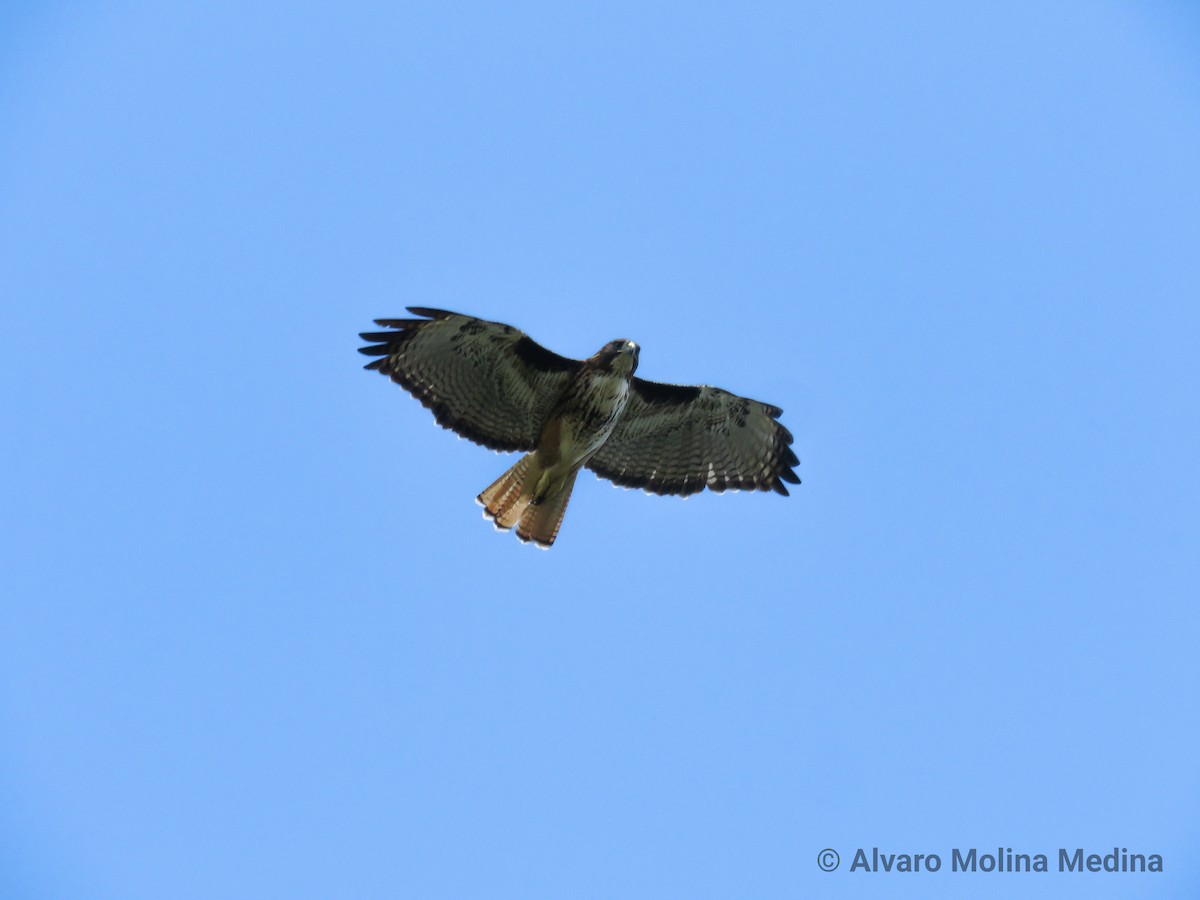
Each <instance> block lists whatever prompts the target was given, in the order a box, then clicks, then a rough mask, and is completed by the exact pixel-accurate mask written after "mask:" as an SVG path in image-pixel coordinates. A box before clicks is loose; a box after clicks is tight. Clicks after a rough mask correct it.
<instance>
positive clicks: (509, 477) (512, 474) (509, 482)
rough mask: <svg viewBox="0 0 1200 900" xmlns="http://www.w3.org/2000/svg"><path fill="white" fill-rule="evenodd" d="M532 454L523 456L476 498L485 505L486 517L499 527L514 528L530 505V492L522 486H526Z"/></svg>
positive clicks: (481, 504) (480, 503)
mask: <svg viewBox="0 0 1200 900" xmlns="http://www.w3.org/2000/svg"><path fill="white" fill-rule="evenodd" d="M531 456H533V454H532V453H527V454H525V455H524V456H522V457H521V458H520V459H518V460H517V461H516V463H515V464H514V465H513V467H512V468H511V469H509V470H508V471H507V472H505V473H504V474H503V475H501V476H500V477H499V478H497V479H496V480H495V481H493V482H492V483H491V485H490V486H489V487H487V488H485V489H484V491H483V493H482V494H480V495H479V496H478V497H476V498H475V499H476V501H477V502H478V503H479V505H480V506H482V507H483V515H484V517H485V518H488V519H491V520H492V521H493V522H495V523H496V527H497V528H512V527H513V526H514V525H516V524H517V522H519V521H520V519H521V514H522V513H523V512H525V508H526V507H527V506H529V494H528V493H524V492H523V491H522V488H524V487H525V476H526V475H528V474H529V459H530V457H531ZM530 487H532V485H530Z"/></svg>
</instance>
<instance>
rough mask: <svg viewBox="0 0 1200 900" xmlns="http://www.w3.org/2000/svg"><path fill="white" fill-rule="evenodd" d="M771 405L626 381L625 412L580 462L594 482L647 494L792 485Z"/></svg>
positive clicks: (717, 392)
mask: <svg viewBox="0 0 1200 900" xmlns="http://www.w3.org/2000/svg"><path fill="white" fill-rule="evenodd" d="M781 412H782V410H780V409H779V408H778V407H776V406H771V405H769V404H766V403H760V402H759V401H757V400H750V399H748V398H746V397H738V396H736V395H734V394H731V393H729V392H728V391H723V390H721V389H720V388H715V387H710V386H708V385H704V386H698V387H694V386H687V385H674V384H659V383H657V382H653V381H643V380H642V379H640V378H634V379H633V386H632V390H631V391H630V394H629V405H628V406H626V408H625V413H624V415H622V417H621V420H620V421H619V422H618V423H617V427H616V428H615V429H614V430H613V433H612V435H611V436H610V437H609V439H608V440H607V441H605V442H604V445H603V446H602V447H601V448H600V449H599V450H598V451H597V452H596V454H595V456H593V457H592V458H591V460H590V461H589V462H588V463H587V466H588V468H589V469H591V470H592V471H593V472H595V473H596V474H597V475H599V476H601V477H602V478H607V479H608V480H610V481H612V482H615V483H616V484H619V485H622V486H623V487H634V488H643V489H645V490H647V491H650V492H651V493H655V494H681V495H685V496H686V495H688V494H695V493H698V492H699V491H702V490H704V489H705V488H710V489H711V490H714V491H717V492H721V491H726V490H763V491H766V490H774V491H776V492H778V493H780V494H784V495H786V494H787V492H788V491H787V487H786V486H785V485H784V482H785V481H786V482H789V483H791V484H799V483H800V479H799V478H797V477H796V473H795V472H793V471H792V466H795V465H798V464H799V462H800V461H799V460H798V459H797V458H796V454H795V453H794V452H793V451H792V448H791V443H792V435H791V433H790V432H789V431H788V430H787V429H786V428H784V427H783V425H781V424H780V423H779V422H778V421H777V419H778V416H779V415H780V413H781Z"/></svg>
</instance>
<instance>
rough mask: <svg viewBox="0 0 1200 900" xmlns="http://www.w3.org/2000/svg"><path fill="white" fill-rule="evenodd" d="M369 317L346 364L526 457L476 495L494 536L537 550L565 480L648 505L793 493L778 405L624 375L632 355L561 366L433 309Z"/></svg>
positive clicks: (542, 351) (566, 494) (608, 352)
mask: <svg viewBox="0 0 1200 900" xmlns="http://www.w3.org/2000/svg"><path fill="white" fill-rule="evenodd" d="M408 311H409V312H410V313H412V314H413V315H414V316H419V317H420V318H413V319H376V320H375V324H377V325H380V326H382V327H384V328H388V329H391V330H389V331H376V332H366V333H364V334H362V335H361V337H362V338H363V340H365V341H370V342H371V345H370V346H368V347H360V348H359V352H360V353H365V354H366V355H367V356H377V357H379V359H376V360H373V361H371V362H370V363H368V364H367V365H366V366H365V368H367V369H375V370H377V371H379V372H382V373H383V374H384V375H387V376H388V377H389V378H391V379H392V381H394V382H396V383H397V384H398V385H400V386H401V387H403V388H404V389H405V390H407V391H408V392H409V393H410V394H412V395H413V396H414V397H416V398H417V399H418V400H420V401H421V403H422V404H423V405H425V406H426V407H428V408H429V409H430V410H432V412H433V415H434V417H435V418H436V419H437V421H438V424H439V425H441V426H442V427H444V428H449V429H451V430H452V431H455V432H457V433H458V434H460V435H462V436H463V437H465V438H469V439H470V440H472V441H475V442H476V443H478V444H482V445H483V446H485V447H490V448H491V449H493V450H522V451H525V455H524V456H522V457H521V458H520V459H519V460H517V462H516V464H515V465H513V467H512V468H510V469H509V470H508V471H507V472H505V473H504V474H503V475H501V476H500V477H499V478H497V479H496V480H495V481H494V482H493V483H492V485H491V486H490V487H488V488H487V489H486V490H485V491H484V492H483V493H482V494H480V495H479V497H478V501H479V503H480V504H481V505H482V506H483V508H484V515H485V516H486V517H487V518H490V519H492V520H493V521H494V522H495V524H496V527H497V528H501V529H508V528H512V527H513V526H514V525H516V526H517V537H519V538H520V539H521V540H522V541H533V542H534V543H536V544H538V545H539V546H541V547H549V546H550V545H551V544H553V543H554V538H555V537H556V536H557V535H558V529H559V526H560V525H561V524H562V519H563V514H564V513H565V512H566V509H567V501H568V500H570V498H571V488H572V487H574V485H575V476H576V475H578V474H579V470H580V469H581V468H583V467H584V466H587V467H588V468H589V469H591V470H592V471H593V472H595V473H596V474H597V475H599V476H600V477H602V478H607V479H609V480H610V481H613V482H615V483H616V484H619V485H622V486H624V487H631V488H644V489H645V490H647V491H650V492H652V493H655V494H680V495H685V496H686V495H688V494H694V493H696V492H698V491H702V490H704V489H705V488H706V487H707V488H711V489H712V490H714V491H718V492H719V491H725V490H764V491H765V490H774V491H776V492H777V493H780V494H783V495H785V496H786V495H787V488H786V487H785V486H784V482H785V481H787V482H791V483H792V484H799V483H800V479H799V478H797V477H796V473H795V472H793V471H792V468H791V467H792V466H794V465H797V464H798V462H799V460H797V459H796V454H795V453H793V452H792V448H791V447H790V446H789V445H790V444H791V443H792V436H791V434H790V433H789V432H788V430H787V429H786V428H784V427H783V426H782V425H781V424H780V423H779V422H778V421H776V420H777V419H778V417H779V414H780V413H781V412H782V410H780V409H779V408H778V407H776V406H771V405H770V404H767V403H760V402H759V401H757V400H749V399H747V398H745V397H738V396H735V395H734V394H730V393H729V392H728V391H723V390H721V389H720V388H715V387H710V386H708V385H701V386H686V385H679V384H660V383H658V382H656V381H644V380H643V379H641V378H635V377H634V376H633V373H634V370H636V369H637V364H638V345H637V344H635V343H634V342H633V341H625V340H618V341H610V342H609V343H607V344H605V345H604V346H603V347H601V348H600V349H599V350H598V351H597V352H596V354H595V355H594V356H592V357H589V358H588V359H585V360H578V359H567V358H566V357H563V356H559V355H558V354H557V353H553V352H551V351H550V350H547V349H546V348H545V347H543V346H541V345H540V344H537V343H535V342H534V341H533V340H532V339H531V338H530V337H529V336H528V335H526V334H525V333H524V332H523V331H519V330H517V329H516V328H513V327H512V326H511V325H502V324H501V323H499V322H487V321H484V320H483V319H476V318H473V317H471V316H463V315H459V314H458V313H452V312H446V311H445V310H441V309H423V308H420V307H409V308H408Z"/></svg>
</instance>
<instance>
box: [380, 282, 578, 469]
mask: <svg viewBox="0 0 1200 900" xmlns="http://www.w3.org/2000/svg"><path fill="white" fill-rule="evenodd" d="M408 311H409V312H410V313H413V314H414V315H416V316H422V317H423V318H418V319H376V320H375V324H377V325H380V326H382V327H384V328H389V329H392V330H390V331H377V332H365V333H363V334H362V335H360V337H362V339H363V340H365V341H369V342H371V345H370V346H367V347H360V348H359V352H360V353H363V354H366V355H367V356H377V357H379V359H376V360H373V361H371V362H369V363H367V365H366V366H365V368H367V369H374V370H376V371H378V372H382V373H383V374H384V375H387V376H388V377H389V378H391V379H392V381H394V382H396V383H397V384H398V385H400V386H401V387H403V388H404V389H405V390H407V391H408V392H409V393H410V394H412V395H413V396H414V397H416V398H417V399H418V400H420V401H421V403H422V404H424V405H425V406H426V407H427V408H428V409H430V410H431V411H432V412H433V415H434V417H435V418H436V419H437V421H438V424H439V425H441V426H443V427H444V428H449V429H451V430H453V431H455V432H457V433H458V434H461V435H462V436H463V437H465V438H469V439H470V440H472V441H475V442H476V443H478V444H483V446H485V447H490V448H491V449H493V450H532V449H534V447H536V446H537V439H538V436H539V435H540V434H541V430H542V426H543V425H544V424H545V421H546V418H547V417H548V415H549V413H550V410H551V409H552V408H553V406H554V403H555V401H556V400H557V399H558V396H559V394H560V393H562V389H563V388H564V387H565V386H566V384H567V382H568V381H570V379H571V377H572V375H573V374H574V373H575V371H577V370H578V368H579V367H580V366H581V365H582V364H583V363H582V362H580V361H578V360H573V359H567V358H566V357H563V356H559V355H558V354H557V353H553V352H551V351H550V350H547V349H546V348H545V347H542V346H541V345H539V344H537V343H535V342H534V341H533V340H532V339H530V337H529V336H528V335H526V334H525V333H524V332H523V331H520V330H518V329H516V328H513V327H512V326H511V325H504V324H502V323H500V322H488V321H485V320H483V319H476V318H473V317H471V316H463V315H459V314H458V313H452V312H447V311H446V310H441V309H426V308H424V307H418V306H410V307H409V308H408Z"/></svg>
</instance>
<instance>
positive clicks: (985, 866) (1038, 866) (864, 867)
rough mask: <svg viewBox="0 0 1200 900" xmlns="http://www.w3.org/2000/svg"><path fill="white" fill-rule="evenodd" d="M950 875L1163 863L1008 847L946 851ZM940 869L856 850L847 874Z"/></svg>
mask: <svg viewBox="0 0 1200 900" xmlns="http://www.w3.org/2000/svg"><path fill="white" fill-rule="evenodd" d="M949 863H950V864H949V867H948V870H949V871H951V872H1005V873H1007V872H1051V871H1055V872H1110V873H1112V872H1133V873H1139V872H1161V871H1162V870H1163V859H1162V856H1161V855H1159V854H1158V853H1135V852H1133V851H1131V850H1128V849H1127V848H1125V847H1113V848H1112V850H1111V851H1109V852H1104V853H1091V852H1089V851H1087V850H1085V849H1083V848H1082V847H1072V848H1066V847H1060V848H1058V850H1057V851H1056V852H1052V853H1020V852H1018V851H1016V850H1013V849H1012V848H1011V847H997V848H996V849H995V850H994V851H993V850H991V849H990V848H989V849H988V850H986V851H980V850H978V849H976V848H975V847H971V848H969V849H966V850H963V849H960V848H958V847H955V848H953V849H952V850H951V851H950V856H949ZM944 868H946V867H944V866H943V858H942V854H940V853H885V852H884V851H882V850H880V849H879V848H878V847H872V848H871V849H869V850H867V849H864V848H862V847H859V848H858V849H857V850H856V851H855V853H854V860H853V862H851V863H850V871H851V872H940V871H942V870H943V869H944Z"/></svg>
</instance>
